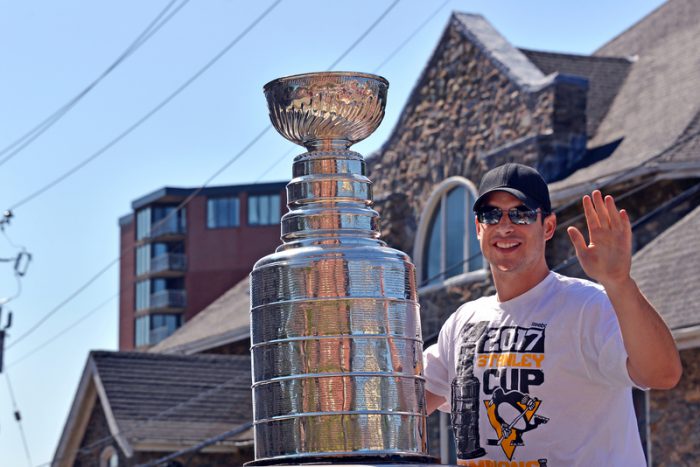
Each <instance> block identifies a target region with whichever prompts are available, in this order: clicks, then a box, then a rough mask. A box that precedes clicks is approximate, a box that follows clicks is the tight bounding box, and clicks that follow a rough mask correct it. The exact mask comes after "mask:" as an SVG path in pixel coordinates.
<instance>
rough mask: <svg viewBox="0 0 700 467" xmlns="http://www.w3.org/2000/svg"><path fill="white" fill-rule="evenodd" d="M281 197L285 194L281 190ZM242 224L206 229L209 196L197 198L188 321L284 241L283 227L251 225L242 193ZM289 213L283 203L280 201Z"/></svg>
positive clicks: (191, 219) (191, 215) (190, 216)
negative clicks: (281, 233) (282, 236)
mask: <svg viewBox="0 0 700 467" xmlns="http://www.w3.org/2000/svg"><path fill="white" fill-rule="evenodd" d="M280 197H281V198H280V199H281V200H283V201H284V200H286V194H285V193H284V192H280ZM239 199H240V207H241V212H240V215H241V217H240V220H241V225H240V226H239V227H232V228H220V229H210V228H207V222H206V220H207V218H206V216H207V207H206V202H207V201H206V200H207V199H206V197H204V196H202V197H197V198H195V199H194V200H192V202H191V203H190V205H189V210H188V212H187V239H186V243H185V251H186V254H187V273H186V275H185V288H186V289H187V309H186V312H185V320H188V319H190V318H192V317H193V316H194V315H196V314H197V313H198V312H199V311H201V310H202V309H204V308H205V307H206V306H207V305H209V304H210V303H211V302H213V301H214V300H216V299H217V298H219V297H220V296H221V295H222V294H223V293H224V292H226V291H227V290H228V289H230V288H231V287H233V286H234V285H235V284H237V283H238V282H240V281H241V280H242V279H244V278H245V277H246V276H247V275H248V274H249V273H250V271H251V269H252V268H253V265H254V264H255V262H256V261H257V260H258V259H260V258H262V257H263V256H265V255H268V254H270V253H272V252H273V251H274V249H275V248H276V247H277V245H279V244H280V243H281V240H280V226H279V224H275V225H265V226H249V225H248V224H247V220H248V195H247V193H241V194H239ZM280 209H281V211H282V213H284V212H286V207H285V205H284V202H282V203H280Z"/></svg>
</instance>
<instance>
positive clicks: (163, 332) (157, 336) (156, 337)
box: [148, 326, 175, 345]
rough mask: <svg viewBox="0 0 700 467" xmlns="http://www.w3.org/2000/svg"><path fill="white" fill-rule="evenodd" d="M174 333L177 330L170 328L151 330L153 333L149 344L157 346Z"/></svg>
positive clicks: (150, 335) (149, 336) (163, 327)
mask: <svg viewBox="0 0 700 467" xmlns="http://www.w3.org/2000/svg"><path fill="white" fill-rule="evenodd" d="M173 332H175V330H174V329H171V328H169V327H168V326H161V327H159V328H155V329H151V332H150V333H149V335H148V343H149V344H150V345H156V344H157V343H158V342H160V341H162V340H163V339H165V338H166V337H168V336H169V335H171V334H172V333H173Z"/></svg>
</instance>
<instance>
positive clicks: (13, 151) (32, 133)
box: [0, 0, 190, 166]
mask: <svg viewBox="0 0 700 467" xmlns="http://www.w3.org/2000/svg"><path fill="white" fill-rule="evenodd" d="M176 1H177V0H171V1H170V2H169V3H168V4H167V5H166V6H165V8H163V9H162V10H161V11H160V12H159V13H158V15H156V17H155V18H154V19H153V20H152V21H151V22H150V23H149V24H148V26H146V28H145V29H144V30H143V31H141V33H140V34H139V35H138V36H137V37H136V39H134V40H133V41H132V43H131V44H129V46H128V47H127V48H126V49H125V50H124V52H122V53H121V54H120V55H119V56H118V57H117V59H116V60H115V61H114V62H112V64H111V65H109V66H108V67H107V68H106V69H105V70H104V71H103V72H102V73H101V74H100V75H99V76H98V77H97V78H95V79H94V80H93V81H92V82H91V83H90V84H88V85H87V86H86V87H85V88H84V89H83V90H82V91H80V92H79V93H78V94H76V95H75V96H74V97H73V98H72V99H70V100H69V101H68V102H67V103H65V104H64V105H62V106H61V107H59V108H58V109H57V110H55V111H54V112H53V113H52V114H51V115H49V116H48V117H46V118H45V119H44V120H42V121H41V122H40V123H39V124H37V125H36V126H34V127H33V128H32V129H31V130H29V131H27V132H26V133H25V134H23V135H22V136H20V137H19V138H17V139H16V140H15V141H13V142H12V143H10V144H9V145H7V146H6V147H5V148H3V149H2V150H0V156H2V155H5V154H7V153H8V152H9V154H8V155H7V156H5V157H4V158H3V159H0V166H2V165H3V164H4V163H5V162H7V161H9V160H10V159H12V158H13V157H14V156H15V155H17V154H18V153H19V152H20V151H22V150H23V149H24V148H26V147H27V146H28V145H29V144H31V143H32V142H33V141H34V140H36V139H37V138H38V137H39V136H41V135H42V134H43V133H44V132H46V131H47V130H48V129H49V128H51V127H52V126H53V125H54V124H55V123H56V122H57V121H59V120H60V119H61V118H62V117H63V116H64V115H66V114H67V113H68V112H69V111H70V110H71V109H72V108H73V107H75V105H76V104H77V103H78V102H80V100H81V99H82V98H83V97H85V96H86V95H87V94H88V93H89V92H90V91H92V90H93V89H94V88H95V87H96V86H97V85H98V84H99V83H100V82H101V81H102V80H103V79H104V78H106V77H107V76H108V75H109V74H110V73H111V72H112V71H114V69H116V68H117V67H118V66H119V65H120V64H121V63H122V62H124V60H126V59H127V58H129V56H131V55H132V54H133V53H134V52H136V51H137V50H138V49H139V48H140V47H141V46H142V45H143V44H145V43H146V41H148V39H150V38H151V37H152V36H153V35H154V34H155V33H156V32H158V30H159V29H160V28H162V27H163V26H164V25H165V24H166V23H167V22H168V21H170V19H172V17H173V16H175V15H176V14H177V13H178V12H179V11H180V10H181V9H182V7H184V6H185V5H186V4H187V3H188V2H189V1H190V0H184V1H183V2H182V3H181V4H180V5H178V6H177V7H176V8H175V9H174V10H173V11H171V12H170V14H168V15H167V16H166V17H165V18H163V17H164V16H165V15H166V14H167V12H168V10H170V9H171V8H172V6H173V4H175V2H176Z"/></svg>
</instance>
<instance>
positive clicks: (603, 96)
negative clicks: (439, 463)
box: [367, 0, 700, 465]
mask: <svg viewBox="0 0 700 467" xmlns="http://www.w3.org/2000/svg"><path fill="white" fill-rule="evenodd" d="M689 16H690V17H697V18H698V19H700V11H699V10H698V8H697V7H692V6H691V5H689V2H687V1H683V0H675V1H671V2H668V4H666V5H664V6H663V7H662V8H660V9H659V10H657V11H656V12H654V13H653V14H652V15H650V17H649V18H645V19H644V20H642V21H640V23H639V24H638V25H635V26H634V27H633V28H631V29H630V30H629V31H627V32H625V33H623V34H621V35H620V36H618V37H617V38H615V39H614V40H613V41H612V42H611V44H608V45H606V46H604V47H603V48H601V51H600V53H598V54H594V55H592V56H575V55H566V54H551V53H546V52H536V51H527V50H518V49H516V48H515V47H513V46H512V45H510V44H509V43H508V42H507V41H506V40H505V39H504V38H503V37H502V36H500V34H499V33H498V32H497V31H495V30H494V29H493V28H492V27H491V26H490V25H489V24H488V22H487V21H486V20H485V19H484V18H482V17H480V16H477V15H467V14H459V13H456V14H454V15H453V17H452V18H451V20H450V22H449V24H448V25H447V28H446V30H445V32H444V34H443V37H442V39H441V41H440V42H439V44H438V46H437V47H436V49H435V52H434V55H433V56H432V57H431V59H430V61H429V62H428V64H427V66H426V68H425V70H424V72H423V74H422V76H421V77H420V79H419V80H418V82H417V84H416V85H415V87H414V90H413V92H412V94H411V96H410V98H409V101H408V103H407V104H406V107H405V108H404V111H403V114H402V116H401V118H400V120H399V123H398V124H397V126H396V128H395V129H394V131H393V133H392V135H391V136H390V138H389V140H388V141H387V142H386V143H385V144H384V145H383V147H382V148H381V149H380V150H379V151H377V152H376V153H375V154H373V155H372V156H370V157H369V158H368V161H367V166H368V176H369V178H370V180H372V181H373V183H374V196H375V202H376V205H375V208H376V209H377V210H378V211H379V212H380V214H381V218H382V224H381V229H382V236H383V238H384V239H385V240H386V241H387V242H388V243H389V244H390V245H391V246H393V247H395V248H398V249H401V250H404V251H406V252H408V253H409V254H411V255H412V256H413V261H414V263H416V266H417V273H418V282H419V284H420V285H421V287H420V288H419V295H420V303H421V319H422V327H423V336H424V340H425V343H426V346H427V345H430V344H431V343H433V342H434V341H435V339H436V336H437V333H438V332H439V329H440V327H441V325H442V323H443V322H444V321H445V320H446V318H447V317H448V316H449V315H450V314H451V313H453V312H454V311H455V310H456V309H457V307H458V306H459V305H460V304H462V303H464V302H465V301H468V300H472V299H475V298H478V297H480V296H482V295H490V294H492V293H494V287H493V284H492V281H491V278H490V274H489V272H488V270H487V267H488V265H485V264H484V263H483V262H482V263H481V266H479V264H478V261H477V262H476V267H472V264H471V263H472V259H473V258H468V257H467V256H468V255H467V254H466V251H468V250H469V249H468V248H467V249H465V248H460V249H458V253H459V254H462V255H463V265H462V266H460V265H459V264H458V265H457V269H458V271H457V273H455V271H454V269H453V270H452V271H451V272H449V273H448V271H449V269H450V268H454V267H455V266H454V264H453V265H451V264H452V263H454V261H452V263H449V261H451V259H450V258H447V259H445V258H443V259H442V263H440V264H441V267H442V269H441V272H442V275H440V273H438V274H437V275H432V274H427V275H426V274H425V270H426V269H429V268H430V264H429V262H430V259H429V258H430V256H431V255H432V254H433V252H431V251H430V248H432V246H431V245H433V242H434V240H435V238H436V235H435V231H436V230H439V228H438V227H436V226H437V225H438V224H439V222H437V221H436V219H441V222H442V229H443V231H444V230H446V229H454V224H452V223H451V222H450V221H449V216H450V213H449V209H450V208H449V202H447V201H446V199H447V197H449V194H450V193H451V192H452V190H453V189H454V188H455V187H462V189H463V190H464V191H466V192H467V193H468V196H467V204H469V203H468V202H469V200H473V197H472V198H470V197H469V195H472V196H474V195H475V191H474V190H475V185H476V184H478V181H479V180H480V178H481V176H482V175H483V173H484V172H485V171H487V170H488V169H490V168H492V167H495V166H497V165H500V164H502V163H504V162H508V161H517V162H522V163H525V164H528V165H531V166H533V167H536V168H537V169H538V170H539V171H540V172H541V173H542V174H543V175H544V177H545V179H546V180H547V181H548V182H550V191H551V193H552V198H553V207H554V209H555V212H556V214H557V218H558V224H559V227H558V230H557V233H556V234H555V237H554V239H553V240H552V241H550V242H548V246H547V252H546V255H547V260H548V264H549V265H550V267H552V268H553V269H554V270H556V271H558V272H561V273H563V274H566V275H570V276H577V277H585V274H584V273H583V271H582V270H581V268H580V266H579V265H578V262H577V261H576V258H575V254H574V250H573V247H572V245H571V242H570V240H569V238H568V235H566V233H565V228H566V227H567V226H569V225H575V226H577V227H578V228H579V229H581V230H582V231H584V232H585V220H584V218H583V215H582V208H581V204H580V199H581V196H582V195H583V194H586V193H590V192H591V191H592V190H593V189H596V188H601V189H603V190H604V191H605V193H609V194H612V195H614V196H615V197H616V199H617V201H618V205H619V206H620V207H622V208H624V209H626V210H627V211H628V213H629V214H630V217H631V219H632V221H633V232H634V245H633V248H634V251H635V252H642V251H643V250H644V248H645V247H647V246H650V247H653V240H654V239H655V238H657V237H658V236H659V235H660V234H661V233H662V232H664V230H665V229H667V228H668V227H669V226H672V225H674V224H675V223H676V222H678V221H680V220H682V219H684V218H685V217H687V216H688V215H689V213H690V212H691V211H692V210H693V209H694V208H695V207H696V206H698V205H700V188H699V187H700V185H698V182H699V181H700V178H699V177H700V172H699V171H698V169H697V168H698V166H700V163H699V162H700V154H699V151H698V145H697V144H696V143H692V142H693V141H697V139H698V138H697V134H698V132H695V133H694V134H693V133H692V131H691V130H692V129H693V128H694V127H695V126H697V125H696V123H695V121H696V118H692V119H690V120H685V121H680V122H678V126H677V128H676V129H669V131H671V132H675V133H676V134H679V135H680V137H679V138H678V140H671V144H668V142H667V141H662V140H659V142H658V144H657V146H656V148H652V147H650V146H649V143H648V142H647V144H646V146H644V147H643V150H644V151H645V152H646V153H648V158H647V159H645V160H641V161H640V160H638V159H635V157H636V156H635V152H637V151H639V150H641V149H642V146H636V145H640V144H641V143H639V141H642V140H644V136H643V133H645V132H647V133H648V132H649V131H650V130H649V129H646V128H644V126H643V125H642V123H644V124H646V125H649V124H652V123H653V120H654V119H663V118H664V117H663V112H668V113H671V112H674V107H673V105H672V104H671V103H670V102H669V103H664V102H663V101H661V102H647V101H641V100H640V101H638V102H629V100H630V99H632V100H633V99H635V96H636V95H639V94H641V92H642V90H641V89H640V91H637V92H635V90H634V88H635V87H644V86H658V87H662V86H663V85H664V82H663V81H664V80H666V83H665V85H666V86H668V85H671V84H672V83H671V82H670V81H671V80H672V79H681V78H680V77H676V76H673V73H674V71H675V72H677V70H678V68H676V69H675V70H674V68H673V67H669V68H664V69H663V70H662V69H659V67H658V60H659V59H658V57H654V54H660V53H662V52H661V51H658V50H656V49H654V48H653V46H654V41H656V42H659V41H666V42H669V43H670V44H672V46H673V47H683V45H682V44H680V43H678V41H675V40H674V39H673V36H674V34H676V33H679V34H687V33H688V31H687V29H692V28H693V26H692V25H690V21H689V20H688V19H687V18H688V17H689ZM654 28H659V29H660V30H662V31H657V30H656V29H654ZM675 29H678V31H676V30H675ZM640 30H642V31H646V34H647V35H648V38H646V37H645V36H643V35H641V36H640V32H639V31H640ZM693 31H694V34H695V35H698V31H699V30H698V27H697V26H695V27H694V29H693ZM664 34H665V35H664ZM626 36H629V37H630V38H631V39H629V40H628V42H629V47H632V43H634V51H635V52H636V53H638V54H640V55H639V56H632V54H629V55H626V54H625V50H627V49H625V47H624V45H625V41H626V39H625V37H626ZM645 43H648V47H649V49H648V50H646V49H644V48H643V45H644V44H645ZM640 44H641V45H640ZM629 50H632V49H631V48H630V49H629ZM674 53H675V54H676V55H682V53H681V52H678V51H675V52H674ZM686 53H691V52H690V51H687V52H686ZM650 56H651V57H650ZM655 63H656V65H657V68H656V73H657V74H656V75H653V76H652V75H651V74H649V73H648V72H647V69H648V67H653V66H654V64H655ZM696 71H700V70H696ZM663 73H666V74H667V76H666V77H665V78H664V77H663ZM640 76H641V77H644V78H640ZM684 77H685V78H686V79H690V78H691V73H690V72H688V73H686V75H684ZM652 78H653V79H654V80H655V81H654V82H649V81H648V80H650V79H652ZM679 89H682V87H679ZM660 91H662V89H660ZM698 97H699V96H697V93H696V95H695V96H694V97H693V96H692V95H689V96H687V99H688V100H689V101H692V102H693V105H694V106H695V108H696V111H697V110H700V108H698V105H697V103H698V102H700V99H698ZM670 100H671V99H670ZM620 108H626V109H629V108H636V109H637V112H639V113H644V112H652V111H653V112H657V113H658V112H662V113H661V114H660V115H655V116H654V119H649V118H648V117H640V116H639V115H630V116H629V117H628V118H630V119H633V118H637V119H640V124H639V125H637V128H634V129H631V128H617V127H619V126H620V125H621V121H620V120H618V115H619V113H620V112H621V110H620ZM690 117H694V115H693V114H690ZM616 126H617V127H616ZM626 126H629V125H626ZM635 148H637V149H635ZM659 161H661V162H663V163H658V162H659ZM459 206H460V208H464V204H459ZM470 208H471V206H470V205H469V206H468V207H467V210H470ZM441 216H445V217H441ZM444 218H448V220H447V221H445V220H444ZM460 222H462V220H461V219H460ZM463 222H465V223H466V225H465V226H460V228H463V233H460V235H464V236H465V238H466V239H465V241H464V243H465V244H467V243H469V239H468V237H472V236H473V235H474V232H473V230H470V229H473V225H470V224H469V222H468V221H466V220H465V221H463ZM439 235H442V236H443V237H442V242H443V243H442V245H441V248H442V249H443V251H442V255H443V256H445V249H449V248H450V247H449V245H447V246H445V245H446V244H448V243H449V241H450V239H449V235H445V234H444V232H443V233H441V234H439ZM439 235H438V237H439ZM438 243H440V242H439V241H438ZM436 251H437V250H436ZM448 256H449V255H448ZM635 258H636V256H635ZM460 259H462V258H460ZM446 261H447V262H446ZM433 269H434V268H433ZM694 277H695V278H696V280H700V271H696V272H695V276H694ZM436 278H437V279H436ZM435 279H436V280H435ZM647 289H649V292H650V293H651V294H652V295H651V298H652V299H653V292H654V290H653V289H654V288H653V287H647ZM661 305H663V304H661ZM659 310H660V312H661V313H662V315H663V316H664V318H665V319H667V321H669V326H670V327H671V328H672V330H673V332H674V335H676V336H678V335H680V334H679V333H680V332H684V333H685V332H686V331H685V327H683V326H687V325H688V324H690V325H691V328H692V329H693V331H692V332H693V333H695V334H693V335H697V331H696V330H695V329H696V328H697V326H696V327H692V325H693V319H695V321H694V323H696V324H697V323H700V313H699V312H696V313H695V316H694V317H691V318H688V320H689V321H687V322H683V323H681V324H682V325H683V326H681V327H678V328H676V327H674V325H676V323H675V322H674V321H672V320H669V316H670V314H672V313H673V310H667V309H665V308H664V307H663V306H659ZM681 328H682V329H681ZM694 339H696V340H695V341H693V342H696V343H695V344H688V345H689V346H690V348H688V349H685V350H683V351H682V358H683V363H684V367H685V373H684V374H685V376H684V378H683V380H682V382H681V384H679V386H678V387H677V388H675V389H674V390H672V391H649V392H647V393H643V392H641V391H640V392H636V393H635V398H634V399H635V404H636V409H637V413H638V419H639V421H640V436H641V438H642V440H643V443H644V444H645V448H646V454H647V458H648V459H649V460H650V462H653V463H654V464H655V465H693V464H694V463H697V462H698V461H700V457H699V456H700V454H698V453H697V449H695V447H697V446H698V445H699V443H700V437H698V435H697V434H696V433H695V432H694V431H693V430H692V429H688V428H687V427H689V426H697V424H698V423H700V416H698V414H697V413H696V411H695V408H697V405H693V406H692V407H694V408H693V409H691V410H690V411H689V412H685V413H684V414H683V415H684V416H683V417H681V416H680V415H681V413H680V411H682V410H683V409H681V407H684V406H688V404H691V405H692V404H696V403H697V401H696V399H698V398H697V394H696V393H697V390H696V389H695V385H697V378H698V373H697V371H698V367H697V365H696V364H695V360H694V358H693V357H695V358H697V346H698V345H700V342H698V340H697V337H694ZM679 345H680V344H679ZM684 345H685V344H684ZM694 401H695V402H694ZM689 417H690V418H689ZM438 418H439V416H435V415H434V416H432V417H431V434H432V436H431V443H430V444H431V453H433V454H436V455H442V457H443V460H444V459H445V455H446V454H447V453H446V451H445V444H444V443H442V448H441V447H440V446H441V444H440V434H439V433H440V430H439V428H438V425H439V424H440V423H442V424H443V429H442V433H441V434H442V436H445V435H447V436H450V435H449V430H445V425H446V424H447V423H449V422H448V421H447V420H445V418H448V417H444V416H443V419H442V421H439V420H438ZM679 420H683V422H680V421H679ZM689 420H692V422H690V424H689ZM679 424H681V425H682V427H681V426H680V425H679ZM676 425H679V426H676Z"/></svg>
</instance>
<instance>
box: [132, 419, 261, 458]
mask: <svg viewBox="0 0 700 467" xmlns="http://www.w3.org/2000/svg"><path fill="white" fill-rule="evenodd" d="M252 427H253V423H252V422H248V423H244V424H243V425H240V426H238V427H236V428H234V429H232V430H228V431H225V432H223V433H221V434H219V435H216V436H214V437H211V438H207V439H205V440H204V441H202V442H200V443H199V444H197V445H195V446H192V447H189V448H185V449H182V450H180V451H177V452H174V453H172V454H170V455H167V456H164V457H161V458H159V459H156V460H154V461H151V462H149V463H147V464H139V465H138V466H137V467H156V466H158V465H161V464H165V463H166V462H169V461H171V460H174V459H177V458H178V457H180V456H182V455H185V454H190V453H196V452H198V451H200V450H202V449H204V448H206V447H207V446H211V445H212V444H216V443H218V442H219V441H223V440H225V439H227V438H231V437H232V436H236V435H237V434H240V433H243V432H244V431H247V430H250V429H251V428H252Z"/></svg>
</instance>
